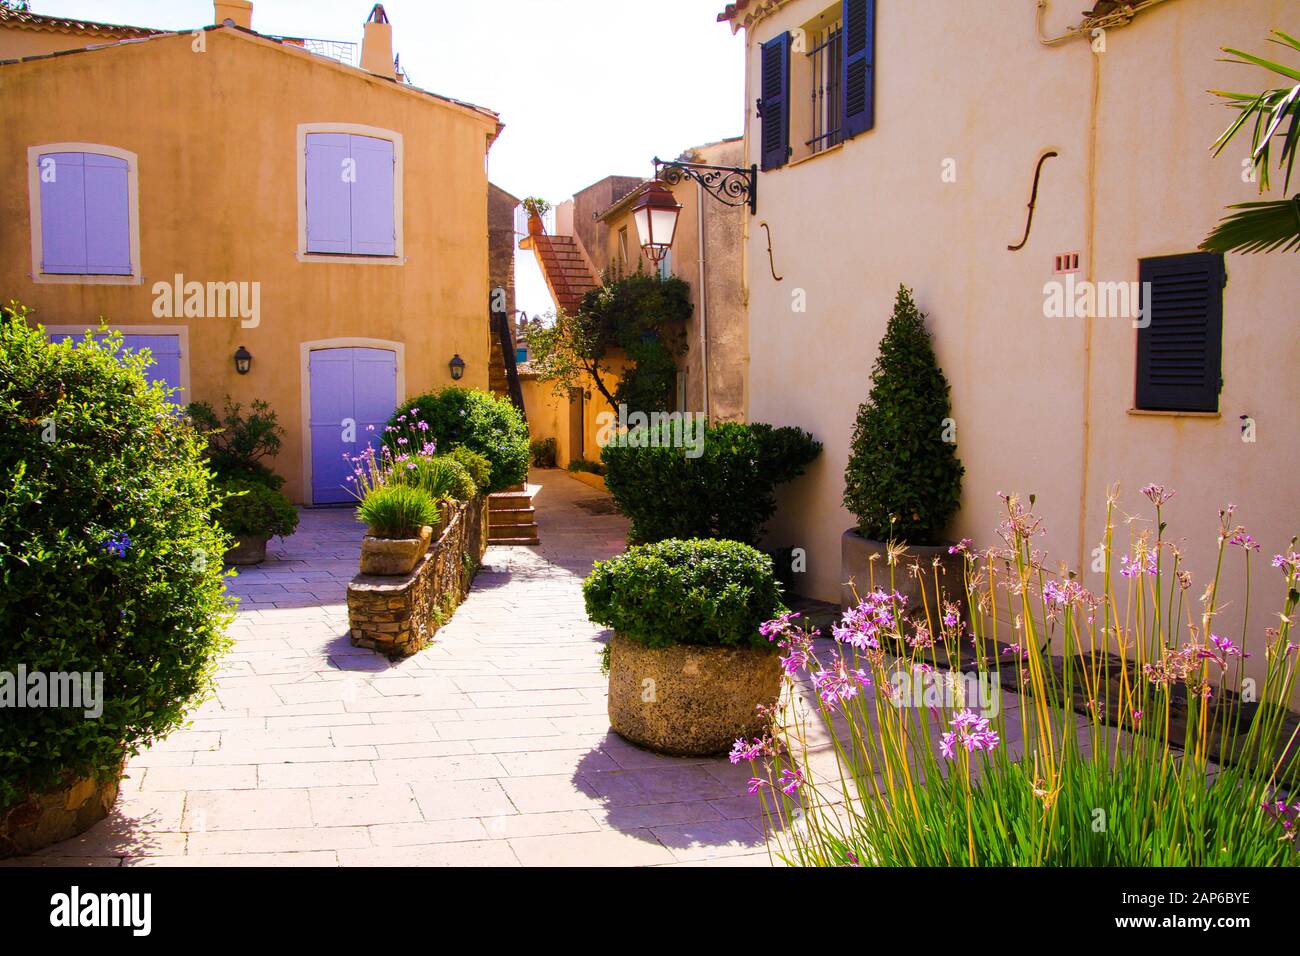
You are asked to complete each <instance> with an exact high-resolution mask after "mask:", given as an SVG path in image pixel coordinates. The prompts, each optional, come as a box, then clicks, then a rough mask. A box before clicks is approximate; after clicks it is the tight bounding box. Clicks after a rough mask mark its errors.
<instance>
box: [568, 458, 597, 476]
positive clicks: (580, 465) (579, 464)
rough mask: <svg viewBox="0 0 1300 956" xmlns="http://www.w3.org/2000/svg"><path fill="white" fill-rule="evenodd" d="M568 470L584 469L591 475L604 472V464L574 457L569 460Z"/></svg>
mask: <svg viewBox="0 0 1300 956" xmlns="http://www.w3.org/2000/svg"><path fill="white" fill-rule="evenodd" d="M569 471H585V472H587V473H589V474H592V475H603V474H605V466H604V465H602V464H601V463H600V462H598V461H588V460H587V459H586V458H575V459H573V461H571V462H569Z"/></svg>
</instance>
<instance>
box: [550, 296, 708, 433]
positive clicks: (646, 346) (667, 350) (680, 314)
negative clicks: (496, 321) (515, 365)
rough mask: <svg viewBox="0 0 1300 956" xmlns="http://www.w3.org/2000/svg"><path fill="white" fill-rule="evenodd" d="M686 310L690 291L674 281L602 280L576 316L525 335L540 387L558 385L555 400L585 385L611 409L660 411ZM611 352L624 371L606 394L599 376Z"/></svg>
mask: <svg viewBox="0 0 1300 956" xmlns="http://www.w3.org/2000/svg"><path fill="white" fill-rule="evenodd" d="M692 308H693V307H692V305H691V288H690V286H689V285H687V283H686V282H684V281H683V280H681V279H679V278H677V277H676V276H667V277H660V276H658V275H651V274H648V273H645V272H636V273H633V274H632V275H627V276H618V277H612V276H610V275H606V276H605V277H604V278H603V280H602V284H601V285H600V286H599V287H597V288H595V289H592V290H591V291H590V292H588V293H587V294H586V296H585V297H584V298H583V300H582V304H581V305H580V306H579V308H578V311H577V314H576V315H568V314H566V313H563V312H561V313H560V314H559V315H557V316H556V318H555V322H554V323H553V324H551V325H547V326H537V327H534V328H532V329H530V330H529V331H528V333H527V341H528V349H529V355H530V360H529V364H530V365H531V366H532V367H533V369H535V370H536V371H537V372H538V374H539V376H540V378H541V379H542V380H543V381H554V382H555V383H556V391H557V393H561V394H562V393H563V392H564V391H565V390H566V389H568V388H572V387H584V386H585V385H586V382H587V379H588V377H589V378H590V381H591V382H592V383H594V384H595V386H596V388H597V390H598V391H599V392H600V393H601V395H603V396H604V397H605V399H606V400H607V401H608V402H609V404H610V406H611V407H616V406H617V405H619V404H620V403H622V404H625V405H627V406H628V408H629V409H631V410H632V411H646V412H650V411H666V410H667V409H668V407H669V406H670V404H671V403H672V397H673V388H674V385H675V382H676V376H677V361H676V357H677V356H678V355H681V354H683V353H684V352H685V350H686V347H685V343H684V341H683V326H684V325H685V323H686V321H687V320H688V319H690V317H691V311H692ZM615 352H618V353H620V354H621V355H622V357H623V358H624V359H625V364H624V367H623V369H622V371H621V372H620V375H621V376H622V377H621V379H620V380H619V383H618V385H617V386H616V388H615V390H614V391H612V392H611V391H610V390H609V387H608V386H607V385H606V383H605V379H604V376H606V375H609V374H610V373H611V372H612V368H611V366H610V365H609V360H610V358H611V357H612V355H613V354H614V353H615Z"/></svg>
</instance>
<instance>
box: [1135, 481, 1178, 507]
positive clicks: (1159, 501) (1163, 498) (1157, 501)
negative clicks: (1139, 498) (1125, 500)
mask: <svg viewBox="0 0 1300 956" xmlns="http://www.w3.org/2000/svg"><path fill="white" fill-rule="evenodd" d="M1142 494H1144V495H1146V496H1147V497H1148V498H1150V499H1151V503H1152V504H1154V505H1155V506H1156V507H1157V508H1159V507H1160V506H1161V505H1163V504H1164V503H1165V502H1167V501H1168V500H1169V499H1170V498H1172V497H1173V496H1174V495H1176V494H1178V492H1176V491H1165V486H1164V485H1147V486H1146V487H1145V488H1143V489H1142Z"/></svg>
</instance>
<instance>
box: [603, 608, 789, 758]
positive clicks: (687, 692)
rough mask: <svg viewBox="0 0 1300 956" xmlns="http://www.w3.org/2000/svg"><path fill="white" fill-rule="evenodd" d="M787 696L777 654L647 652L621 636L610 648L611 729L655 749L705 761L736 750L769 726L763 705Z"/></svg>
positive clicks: (682, 649)
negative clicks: (741, 739) (739, 739)
mask: <svg viewBox="0 0 1300 956" xmlns="http://www.w3.org/2000/svg"><path fill="white" fill-rule="evenodd" d="M780 693H781V664H780V660H779V658H778V656H777V655H776V654H770V653H765V652H764V651H761V650H755V649H753V648H748V647H745V648H737V647H693V646H690V645H685V644H678V645H675V646H673V647H658V648H649V647H645V646H643V645H641V644H638V643H637V642H635V641H633V640H631V639H630V638H628V637H625V636H623V635H622V634H615V635H614V637H613V639H612V640H611V642H610V655H609V723H610V726H611V727H612V728H613V729H614V732H615V733H617V734H618V735H619V736H620V737H624V738H626V739H627V740H630V741H631V742H632V743H634V744H639V745H640V746H642V747H647V748H649V749H650V750H655V751H658V752H659V753H664V754H674V755H678V756H704V755H711V754H720V753H724V752H726V751H728V750H730V749H731V746H732V744H733V743H734V742H735V740H736V738H737V737H755V736H758V735H759V734H761V733H762V732H763V731H764V730H765V729H766V728H767V725H768V720H767V719H766V718H764V717H763V716H762V715H760V714H759V713H758V706H759V705H760V704H761V705H763V706H767V707H771V706H773V705H775V704H776V702H777V698H778V697H779V696H780Z"/></svg>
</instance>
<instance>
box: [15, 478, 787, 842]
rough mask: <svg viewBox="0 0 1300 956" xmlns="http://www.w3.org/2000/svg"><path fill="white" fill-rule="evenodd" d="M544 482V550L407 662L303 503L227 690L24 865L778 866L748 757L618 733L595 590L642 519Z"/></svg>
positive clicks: (503, 573) (242, 591)
mask: <svg viewBox="0 0 1300 956" xmlns="http://www.w3.org/2000/svg"><path fill="white" fill-rule="evenodd" d="M532 481H533V482H535V483H537V484H540V486H541V488H540V490H539V491H538V493H537V495H536V499H535V505H536V507H537V514H538V518H537V520H538V525H539V527H540V534H541V540H542V544H541V545H540V546H538V547H528V548H523V547H508V548H502V547H493V548H490V549H489V550H488V554H487V557H486V559H485V566H484V568H483V569H482V570H481V571H480V572H479V575H478V577H477V578H476V580H475V582H474V588H473V591H472V593H471V594H470V596H469V598H468V600H467V601H466V602H465V603H464V604H463V605H462V606H461V607H460V608H459V610H457V612H456V614H455V616H454V617H453V618H452V620H451V621H450V622H449V623H448V624H447V625H446V626H445V627H444V628H443V629H442V630H441V631H439V633H438V635H437V637H436V640H435V642H434V643H433V645H432V646H430V647H429V648H427V649H426V650H425V651H423V652H422V653H420V654H418V655H416V656H415V657H412V658H410V659H408V660H406V661H402V662H399V663H389V662H388V661H387V660H386V659H385V658H383V657H381V656H379V655H377V654H374V653H373V652H370V651H366V650H359V649H357V648H354V647H352V645H351V644H350V642H349V641H348V637H347V608H346V605H345V589H346V586H347V582H348V580H349V579H350V578H351V577H352V575H353V574H354V573H355V572H356V568H357V556H358V549H359V546H360V541H361V536H362V533H363V529H362V527H361V526H360V525H358V524H356V522H355V521H354V520H353V518H352V512H351V510H350V509H344V510H316V511H305V512H303V514H302V523H301V525H300V526H299V530H298V532H297V533H296V534H295V535H293V536H292V537H291V538H289V539H287V540H285V541H276V542H273V544H272V547H271V549H270V557H269V558H268V560H267V561H266V562H265V563H264V564H262V565H260V566H258V567H256V568H250V569H248V570H246V571H245V572H243V573H242V574H241V575H240V576H239V577H238V578H236V579H232V580H231V582H230V589H231V591H232V592H233V593H235V594H237V595H239V597H240V601H241V605H240V612H239V616H238V620H237V621H236V622H235V624H234V625H233V627H232V630H231V634H232V636H233V637H234V639H235V642H236V643H235V646H234V649H233V650H232V652H231V653H230V655H229V656H228V657H227V658H226V660H225V663H224V666H223V667H222V670H221V674H220V678H219V681H218V688H217V695H216V699H215V700H211V701H209V702H208V703H206V704H204V705H203V706H202V707H200V708H199V709H198V710H197V711H196V712H195V714H194V720H193V723H192V725H191V726H189V727H188V728H186V729H185V730H182V731H178V732H177V733H175V734H173V735H172V736H171V737H169V738H168V739H167V740H165V741H162V742H161V743H159V744H158V745H156V746H154V747H153V748H151V749H150V750H148V751H146V752H144V753H142V754H140V756H139V757H137V758H136V759H134V760H133V761H131V763H130V765H129V767H128V772H127V779H126V780H125V781H124V787H123V794H122V797H121V800H120V801H119V805H118V807H117V809H116V811H115V812H114V814H113V815H112V816H111V817H110V818H109V819H107V820H105V821H104V822H102V823H100V824H99V825H97V826H96V827H94V828H92V829H91V830H90V831H88V832H87V833H86V834H84V835H83V836H81V837H79V838H77V839H76V840H72V841H68V842H66V843H63V844H59V845H58V846H55V847H51V848H48V849H47V850H45V851H43V852H42V853H41V854H38V855H37V856H34V857H29V858H27V859H26V860H25V861H18V862H20V863H26V864H28V865H30V864H41V863H46V864H59V865H103V866H117V865H151V864H152V865H202V866H215V865H245V864H271V865H276V866H281V865H308V866H335V865H343V866H356V865H363V866H364V865H422V866H423V865H476V866H514V865H520V864H522V865H566V864H574V865H598V864H612V865H663V864H689V863H706V864H727V865H729V864H742V865H743V864H759V865H767V864H768V856H767V853H766V850H765V844H764V840H763V836H762V823H761V820H760V819H759V817H758V814H759V806H758V803H757V799H756V798H754V797H750V796H747V795H746V794H745V783H746V781H747V779H748V776H749V770H748V768H747V767H744V766H741V767H733V766H732V765H731V764H730V763H728V762H727V761H726V760H725V759H712V760H689V759H677V758H670V757H661V756H658V755H655V754H651V753H648V752H646V751H643V750H639V749H637V748H635V747H633V746H631V745H630V744H627V743H625V742H624V741H622V740H621V739H620V738H618V737H616V736H615V735H613V734H612V733H611V732H610V731H609V722H608V719H607V717H606V713H605V697H606V692H605V687H606V681H605V678H604V677H602V676H601V673H600V658H599V651H600V648H601V642H602V641H603V640H604V637H605V633H604V632H603V631H602V630H601V629H599V628H597V627H596V626H594V625H592V624H591V623H590V622H589V621H588V620H587V617H586V614H585V612H584V611H583V604H582V592H581V585H582V580H583V578H584V577H585V576H586V574H587V572H588V571H589V570H590V568H591V564H592V561H593V560H596V559H599V558H603V557H608V556H609V555H612V554H615V553H617V552H618V551H621V550H622V549H623V547H624V535H625V532H626V523H625V521H624V519H623V518H622V517H621V516H619V515H617V514H613V513H610V509H609V508H608V498H607V496H605V495H603V494H601V493H600V492H597V491H594V490H593V489H591V488H589V487H588V486H586V485H584V484H582V483H580V482H578V481H576V480H574V479H572V478H570V477H569V476H568V475H567V474H566V473H564V472H561V471H554V470H552V471H540V472H536V473H534V475H533V476H532ZM602 505H604V506H605V507H602ZM593 512H596V513H593Z"/></svg>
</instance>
